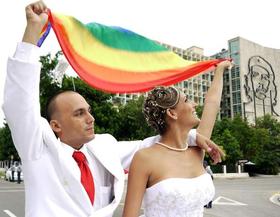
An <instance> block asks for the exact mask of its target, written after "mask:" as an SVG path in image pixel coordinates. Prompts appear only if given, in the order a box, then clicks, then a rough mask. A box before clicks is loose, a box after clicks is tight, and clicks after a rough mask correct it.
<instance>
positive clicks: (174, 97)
mask: <svg viewBox="0 0 280 217" xmlns="http://www.w3.org/2000/svg"><path fill="white" fill-rule="evenodd" d="M179 98H180V93H179V91H178V90H177V89H176V88H175V87H162V86H160V87H156V88H154V89H153V90H151V91H150V92H149V93H148V97H147V98H146V99H145V101H144V105H143V113H144V117H145V119H146V121H147V122H148V124H149V125H150V126H151V127H153V128H154V129H155V130H156V131H157V132H158V133H159V134H160V135H162V134H164V133H165V131H166V127H167V123H166V120H165V113H166V110H167V109H169V108H174V107H175V106H176V105H177V104H178V102H179Z"/></svg>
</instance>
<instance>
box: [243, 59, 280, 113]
mask: <svg viewBox="0 0 280 217" xmlns="http://www.w3.org/2000/svg"><path fill="white" fill-rule="evenodd" d="M244 77H245V85H244V88H245V94H246V97H247V99H248V101H247V104H248V103H251V102H253V104H254V113H255V117H256V112H257V108H260V107H261V108H262V110H263V114H266V113H271V115H276V116H279V114H277V113H276V111H275V107H276V105H277V86H276V84H275V73H274V70H273V68H272V66H271V64H270V63H269V62H268V61H267V60H265V59H264V58H263V57H261V56H252V57H250V59H249V61H248V73H247V74H246V75H245V76H244Z"/></svg>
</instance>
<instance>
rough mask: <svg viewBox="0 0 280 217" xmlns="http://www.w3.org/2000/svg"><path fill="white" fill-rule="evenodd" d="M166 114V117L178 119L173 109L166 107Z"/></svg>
mask: <svg viewBox="0 0 280 217" xmlns="http://www.w3.org/2000/svg"><path fill="white" fill-rule="evenodd" d="M166 115H167V117H170V118H171V119H173V120H177V119H178V115H177V112H176V111H175V110H174V109H167V110H166Z"/></svg>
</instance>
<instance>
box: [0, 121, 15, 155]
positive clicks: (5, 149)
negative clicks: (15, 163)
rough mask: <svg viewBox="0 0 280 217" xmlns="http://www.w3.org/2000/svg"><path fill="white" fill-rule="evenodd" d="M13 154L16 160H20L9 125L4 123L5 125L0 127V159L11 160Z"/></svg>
mask: <svg viewBox="0 0 280 217" xmlns="http://www.w3.org/2000/svg"><path fill="white" fill-rule="evenodd" d="M11 156H13V157H14V160H19V156H18V153H17V150H16V149H15V146H14V143H13V140H12V136H11V131H10V129H9V126H8V124H6V123H4V127H2V128H1V129H0V160H9V159H11Z"/></svg>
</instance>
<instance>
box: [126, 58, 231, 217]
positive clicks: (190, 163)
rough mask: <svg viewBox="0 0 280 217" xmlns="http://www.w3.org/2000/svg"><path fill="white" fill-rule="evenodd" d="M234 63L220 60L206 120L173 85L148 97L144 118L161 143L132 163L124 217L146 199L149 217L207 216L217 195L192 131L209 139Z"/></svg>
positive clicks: (135, 216)
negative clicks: (193, 144)
mask: <svg viewBox="0 0 280 217" xmlns="http://www.w3.org/2000/svg"><path fill="white" fill-rule="evenodd" d="M231 66H232V63H231V62H230V61H227V60H226V61H223V62H221V63H219V64H218V65H217V67H216V69H215V75H214V79H213V81H212V84H211V87H210V88H209V90H208V92H207V95H206V98H205V103H204V109H203V114H202V118H201V120H199V118H198V117H197V115H196V112H195V107H196V104H195V103H194V102H192V101H191V100H190V99H189V98H188V96H186V95H184V94H183V93H180V92H179V91H178V90H177V89H176V88H174V87H157V88H155V89H153V90H152V91H151V92H150V93H149V95H148V97H147V98H146V100H145V102H144V106H143V112H144V116H145V118H146V120H147V122H148V124H149V125H151V126H152V127H153V128H154V129H155V130H156V131H157V132H158V133H160V135H161V139H160V141H159V142H157V143H155V144H154V145H152V146H151V147H149V148H145V149H142V150H139V151H138V152H137V153H136V154H135V156H134V158H133V161H132V164H131V166H130V169H129V176H128V189H127V195H126V200H125V206H124V212H123V217H138V216H139V211H140V208H141V204H142V200H143V207H144V215H145V217H202V216H203V207H204V205H205V204H207V203H208V202H209V201H211V200H212V198H213V197H214V193H215V189H214V185H213V182H212V179H211V177H210V175H209V174H207V173H206V172H205V170H204V168H203V158H204V153H203V151H202V150H201V149H199V148H197V147H188V144H186V142H185V141H186V139H187V135H188V132H189V131H190V130H191V129H192V128H193V127H195V126H197V125H198V127H197V132H199V133H200V134H202V135H204V136H206V137H208V138H210V137H211V133H212V130H213V126H214V123H215V120H216V116H217V113H218V111H219V108H220V101H221V95H222V88H223V72H224V71H225V70H226V69H228V68H230V67H231Z"/></svg>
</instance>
